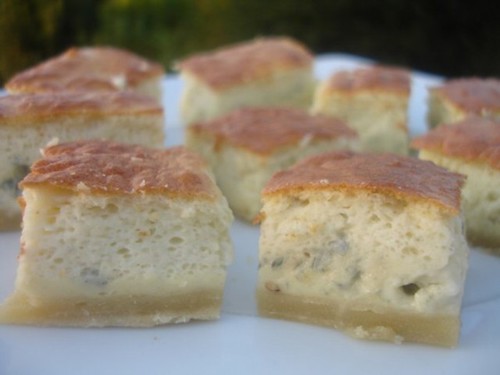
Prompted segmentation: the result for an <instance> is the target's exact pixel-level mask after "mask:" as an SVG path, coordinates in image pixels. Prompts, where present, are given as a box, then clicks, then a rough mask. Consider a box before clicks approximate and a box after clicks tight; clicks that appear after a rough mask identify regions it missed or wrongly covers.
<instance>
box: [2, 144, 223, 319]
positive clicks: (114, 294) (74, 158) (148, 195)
mask: <svg viewBox="0 0 500 375" xmlns="http://www.w3.org/2000/svg"><path fill="white" fill-rule="evenodd" d="M21 187H22V190H23V191H22V199H21V201H22V205H23V211H24V212H23V229H22V235H21V252H20V254H19V258H18V259H19V260H18V261H19V265H18V270H17V279H16V285H15V291H14V293H13V295H11V296H10V297H9V298H8V299H7V300H6V302H5V303H4V304H3V305H2V306H1V308H0V322H2V323H11V324H34V325H61V326H83V327H90V326H126V327H138V326H154V325H160V324H167V323H181V322H187V321H189V320H192V319H202V320H206V319H216V318H218V317H219V314H220V308H221V302H222V294H223V289H224V283H225V278H226V268H227V266H228V264H229V263H230V262H231V259H232V244H231V241H230V238H229V227H230V225H231V222H232V214H231V211H230V209H229V207H228V205H227V202H226V200H225V198H224V197H223V196H222V194H221V193H220V191H219V189H218V188H217V186H216V185H215V183H214V181H213V177H212V176H211V175H210V174H209V172H208V171H207V169H206V165H205V163H204V162H203V160H202V159H201V158H200V157H198V156H197V155H195V154H193V153H191V152H190V151H188V150H186V149H184V148H183V147H180V146H179V147H174V148H170V149H165V150H154V149H147V148H144V147H142V146H134V145H125V144H120V143H112V142H109V141H80V142H70V143H65V144H60V145H56V146H51V147H49V148H46V149H45V151H44V157H43V158H42V159H41V160H39V161H37V162H36V163H35V164H33V166H32V169H31V172H30V173H29V174H28V175H27V176H26V178H25V179H24V180H23V181H22V182H21Z"/></svg>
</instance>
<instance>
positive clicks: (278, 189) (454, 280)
mask: <svg viewBox="0 0 500 375" xmlns="http://www.w3.org/2000/svg"><path fill="white" fill-rule="evenodd" d="M462 182H463V176H461V175H458V174H455V173H452V172H449V171H447V170H446V169H444V168H441V167H438V166H436V165H434V164H433V163H431V162H425V161H422V160H418V159H414V158H409V157H405V156H398V155H395V154H389V153H386V154H369V153H366V154H357V153H353V152H349V151H338V152H329V153H324V154H321V155H317V156H313V157H310V158H308V159H306V160H303V161H302V162H299V163H297V164H296V165H295V166H293V167H291V168H290V169H288V170H284V171H281V172H278V173H276V174H275V175H274V176H273V177H272V178H271V180H270V181H269V183H268V184H267V185H266V187H265V188H264V190H263V193H262V200H263V208H262V211H261V215H260V216H261V234H260V240H259V247H260V249H259V277H258V286H257V301H258V309H259V313H260V314H261V315H263V316H268V317H273V318H282V319H290V320H297V321H301V322H306V323H312V324H318V325H324V326H329V327H333V328H337V329H340V330H343V331H346V332H347V333H349V334H350V335H352V336H354V337H357V338H362V339H373V340H388V341H393V342H397V343H399V342H402V341H412V342H420V343H426V344H434V345H442V346H454V345H456V344H457V341H458V337H459V331H460V309H461V307H460V305H461V300H462V295H463V290H464V281H465V276H466V269H467V263H468V260H467V257H468V248H467V243H466V241H465V237H464V234H463V229H462V226H463V223H462V218H461V215H460V188H461V185H462Z"/></svg>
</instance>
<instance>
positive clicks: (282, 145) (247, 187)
mask: <svg viewBox="0 0 500 375" xmlns="http://www.w3.org/2000/svg"><path fill="white" fill-rule="evenodd" d="M186 145H187V146H188V147H189V148H190V149H192V150H193V151H196V152H198V153H200V154H201V155H202V156H203V157H204V158H205V159H206V160H207V161H208V163H209V164H210V166H211V167H212V170H213V171H214V174H215V177H216V180H217V184H218V185H219V187H220V188H221V190H222V192H223V193H224V195H225V196H226V197H227V200H228V202H229V206H230V207H231V208H232V210H233V212H234V213H235V215H237V216H238V217H240V218H242V219H244V220H246V221H249V222H252V221H253V219H254V218H255V217H256V216H257V214H258V213H259V210H260V208H261V202H260V192H261V190H262V188H263V187H264V185H265V184H266V183H267V181H268V180H269V179H270V178H271V176H272V175H273V173H275V172H277V171H279V170H281V169H284V168H287V167H289V166H291V165H292V164H294V163H296V162H297V161H299V160H301V159H302V158H304V157H306V156H310V155H313V154H318V153H321V152H325V151H332V150H341V149H352V150H357V149H358V148H359V140H358V137H357V134H356V132H355V131H353V130H352V129H350V128H349V127H348V126H347V125H345V124H344V123H343V122H342V121H340V120H335V119H332V118H329V117H325V116H320V115H318V116H314V115H310V114H308V113H307V112H305V111H303V110H299V109H292V108H244V109H238V110H235V111H234V112H231V113H229V114H228V115H225V116H222V117H221V118H218V119H216V120H212V121H207V122H203V123H197V124H194V125H192V126H190V127H188V128H187V136H186Z"/></svg>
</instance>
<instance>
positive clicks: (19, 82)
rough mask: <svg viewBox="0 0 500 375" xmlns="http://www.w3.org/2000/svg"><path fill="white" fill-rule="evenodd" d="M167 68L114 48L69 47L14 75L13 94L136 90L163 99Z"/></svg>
mask: <svg viewBox="0 0 500 375" xmlns="http://www.w3.org/2000/svg"><path fill="white" fill-rule="evenodd" d="M164 74H165V69H164V68H163V66H162V65H160V64H159V63H156V62H153V61H150V60H147V59H145V58H143V57H141V56H138V55H136V54H134V53H132V52H129V51H126V50H123V49H118V48H114V47H80V48H76V47H74V48H70V49H69V50H67V51H66V52H64V53H63V54H61V55H59V56H56V57H53V58H51V59H49V60H46V61H44V62H42V63H40V64H38V65H35V66H33V67H31V68H29V69H27V70H24V71H22V72H20V73H18V74H16V75H15V76H14V77H12V78H11V79H10V80H9V81H8V82H7V84H6V85H5V88H6V89H7V91H8V92H9V93H10V94H20V93H41V92H45V93H57V92H61V91H121V90H130V91H136V92H139V93H142V94H145V95H149V96H152V97H154V98H156V100H157V101H158V102H161V97H162V88H161V80H162V78H163V75H164Z"/></svg>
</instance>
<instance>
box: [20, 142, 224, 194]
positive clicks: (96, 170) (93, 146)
mask: <svg viewBox="0 0 500 375" xmlns="http://www.w3.org/2000/svg"><path fill="white" fill-rule="evenodd" d="M43 155H44V157H43V158H42V159H41V160H39V161H37V162H35V163H34V164H33V166H32V168H31V172H30V173H29V174H28V175H27V176H26V177H25V178H24V180H23V181H22V182H21V186H22V187H23V188H26V187H32V186H41V185H42V186H48V187H53V188H62V189H68V190H73V191H76V192H80V193H90V192H91V193H101V194H110V195H111V194H144V193H148V194H151V193H156V194H167V195H171V196H178V197H185V198H209V199H213V198H215V197H217V188H216V186H215V184H214V182H213V181H212V180H211V178H210V177H209V176H208V174H207V173H206V165H205V163H204V162H203V160H202V159H201V158H200V157H199V156H197V155H196V154H194V153H192V152H190V151H188V150H186V149H185V148H184V147H182V146H178V147H173V148H170V149H166V150H161V151H160V150H153V149H147V148H144V147H141V146H135V145H125V144H120V143H114V142H109V141H77V142H68V143H63V144H60V145H56V146H51V147H48V148H46V149H45V150H44V151H43Z"/></svg>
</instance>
